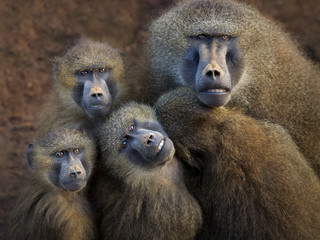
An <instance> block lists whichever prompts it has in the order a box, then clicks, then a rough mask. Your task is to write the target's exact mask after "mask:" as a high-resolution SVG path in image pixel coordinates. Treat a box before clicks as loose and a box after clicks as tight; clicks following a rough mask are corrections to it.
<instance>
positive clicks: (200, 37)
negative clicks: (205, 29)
mask: <svg viewBox="0 0 320 240" xmlns="http://www.w3.org/2000/svg"><path fill="white" fill-rule="evenodd" d="M197 39H199V40H205V39H209V36H208V35H205V34H201V35H198V36H197Z"/></svg>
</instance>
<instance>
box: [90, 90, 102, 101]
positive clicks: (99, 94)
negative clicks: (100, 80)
mask: <svg viewBox="0 0 320 240" xmlns="http://www.w3.org/2000/svg"><path fill="white" fill-rule="evenodd" d="M91 97H92V98H94V99H95V100H101V99H102V98H103V94H102V93H100V92H95V93H92V94H91Z"/></svg>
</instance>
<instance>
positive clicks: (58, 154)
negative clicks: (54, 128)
mask: <svg viewBox="0 0 320 240" xmlns="http://www.w3.org/2000/svg"><path fill="white" fill-rule="evenodd" d="M56 156H57V157H58V158H62V157H63V156H64V152H57V153H56Z"/></svg>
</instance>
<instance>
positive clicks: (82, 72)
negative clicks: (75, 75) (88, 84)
mask: <svg viewBox="0 0 320 240" xmlns="http://www.w3.org/2000/svg"><path fill="white" fill-rule="evenodd" d="M80 74H81V75H82V76H86V75H87V74H88V71H87V70H84V71H81V72H80Z"/></svg>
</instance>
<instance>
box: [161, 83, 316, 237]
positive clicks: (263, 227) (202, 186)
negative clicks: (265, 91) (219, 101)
mask: <svg viewBox="0 0 320 240" xmlns="http://www.w3.org/2000/svg"><path fill="white" fill-rule="evenodd" d="M177 109H179V111H177ZM156 113H157V117H158V119H159V121H160V122H161V124H162V125H163V126H164V128H165V130H166V131H167V133H168V135H169V137H170V138H171V139H172V141H173V142H174V144H175V147H176V155H177V157H178V158H179V159H181V160H183V163H184V165H185V170H186V172H185V174H186V177H185V179H186V180H187V182H186V184H187V188H188V189H189V190H190V191H191V192H192V193H193V194H194V195H195V197H196V198H197V199H198V201H199V203H200V205H201V207H202V210H203V221H204V223H203V227H202V232H201V233H200V234H199V235H198V236H197V239H201V240H205V239H215V240H218V239H310V240H311V239H319V238H320V205H319V201H320V182H319V180H318V177H317V176H316V174H315V173H314V171H313V170H312V169H311V167H310V166H309V165H308V163H307V161H306V160H305V158H304V157H303V156H302V154H301V153H300V152H299V150H298V148H297V146H296V145H295V144H294V142H293V140H292V138H291V137H290V135H288V134H287V132H286V131H285V130H284V129H283V128H282V127H281V126H279V125H275V124H272V123H268V122H263V121H258V120H256V119H254V118H251V117H249V116H247V115H245V114H242V113H241V112H238V111H236V110H233V109H230V108H224V107H221V108H218V107H213V108H209V107H207V106H205V105H203V104H202V103H201V102H200V101H199V99H198V98H197V94H196V93H195V92H194V91H193V90H192V89H189V88H187V89H183V88H180V89H176V90H173V91H171V92H169V93H168V94H166V95H164V96H162V97H161V98H160V99H159V102H158V103H157V105H156Z"/></svg>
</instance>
